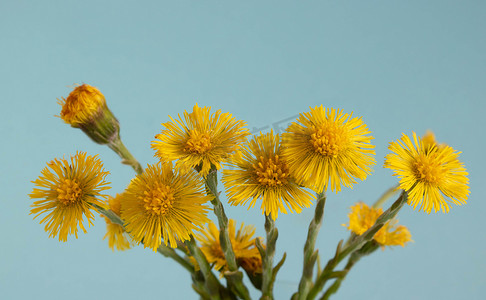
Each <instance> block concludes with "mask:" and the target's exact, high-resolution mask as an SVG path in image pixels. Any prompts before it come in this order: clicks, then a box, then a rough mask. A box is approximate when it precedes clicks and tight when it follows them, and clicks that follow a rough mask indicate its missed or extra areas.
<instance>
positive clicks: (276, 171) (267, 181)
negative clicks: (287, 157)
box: [253, 155, 289, 187]
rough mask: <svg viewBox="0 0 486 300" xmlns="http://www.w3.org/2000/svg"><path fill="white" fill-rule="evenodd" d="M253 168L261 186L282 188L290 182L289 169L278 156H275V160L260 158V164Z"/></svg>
mask: <svg viewBox="0 0 486 300" xmlns="http://www.w3.org/2000/svg"><path fill="white" fill-rule="evenodd" d="M253 168H254V169H255V173H256V175H257V180H258V182H259V183H260V184H261V185H264V186H272V187H273V186H281V185H283V184H286V183H287V181H288V179H287V177H288V176H289V170H288V167H287V165H286V164H285V163H284V162H282V161H281V160H280V159H279V157H278V155H275V157H274V159H271V158H270V159H265V158H263V156H260V158H259V159H258V163H256V164H254V165H253Z"/></svg>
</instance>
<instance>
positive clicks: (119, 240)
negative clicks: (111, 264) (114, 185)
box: [103, 194, 131, 251]
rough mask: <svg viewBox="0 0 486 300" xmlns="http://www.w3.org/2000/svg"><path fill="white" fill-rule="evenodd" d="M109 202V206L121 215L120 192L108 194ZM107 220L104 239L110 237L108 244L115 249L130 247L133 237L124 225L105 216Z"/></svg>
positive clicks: (121, 249)
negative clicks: (112, 194)
mask: <svg viewBox="0 0 486 300" xmlns="http://www.w3.org/2000/svg"><path fill="white" fill-rule="evenodd" d="M108 203H109V208H110V210H112V211H113V212H114V213H115V214H117V215H118V216H120V215H121V213H120V212H121V204H120V194H117V195H116V197H114V198H113V197H111V196H108ZM103 217H104V218H105V221H106V234H105V236H104V237H103V239H108V246H109V247H110V249H111V250H115V248H116V249H117V250H119V251H124V250H128V249H130V247H131V245H130V240H129V239H131V238H130V237H129V236H128V234H127V233H126V232H125V229H124V228H123V226H121V225H119V224H116V223H112V222H111V220H110V219H108V218H107V217H105V216H103Z"/></svg>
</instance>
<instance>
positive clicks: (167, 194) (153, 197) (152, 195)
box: [139, 185, 174, 215]
mask: <svg viewBox="0 0 486 300" xmlns="http://www.w3.org/2000/svg"><path fill="white" fill-rule="evenodd" d="M139 199H141V200H142V201H143V206H144V208H145V210H147V212H149V213H151V214H153V215H165V214H166V213H167V212H168V211H169V210H170V209H171V208H172V203H174V191H173V190H172V188H171V187H170V186H168V185H160V186H159V185H157V186H156V187H155V188H153V189H151V190H148V191H145V192H144V196H140V197H139Z"/></svg>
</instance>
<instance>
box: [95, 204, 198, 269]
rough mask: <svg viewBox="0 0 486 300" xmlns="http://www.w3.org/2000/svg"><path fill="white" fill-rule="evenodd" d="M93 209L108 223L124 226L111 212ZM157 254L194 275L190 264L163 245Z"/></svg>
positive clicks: (96, 206) (97, 207) (100, 208)
mask: <svg viewBox="0 0 486 300" xmlns="http://www.w3.org/2000/svg"><path fill="white" fill-rule="evenodd" d="M94 206H95V208H96V209H97V210H98V211H99V212H100V213H101V214H103V215H104V216H105V217H107V218H108V219H110V221H111V222H112V223H114V224H118V225H120V226H124V223H123V220H122V219H121V218H120V217H119V216H118V215H117V214H115V213H114V212H113V211H112V210H109V209H104V208H102V207H101V206H98V205H94ZM157 252H159V253H160V254H162V255H164V256H165V257H170V258H172V259H173V260H175V261H176V262H177V263H179V264H180V265H181V266H182V267H183V268H184V269H186V270H188V271H189V272H190V273H194V267H193V266H192V264H191V263H190V262H188V261H187V260H185V259H184V258H183V257H181V256H179V255H178V254H177V252H175V250H174V249H172V248H170V247H167V246H166V245H165V244H161V245H160V246H159V248H157Z"/></svg>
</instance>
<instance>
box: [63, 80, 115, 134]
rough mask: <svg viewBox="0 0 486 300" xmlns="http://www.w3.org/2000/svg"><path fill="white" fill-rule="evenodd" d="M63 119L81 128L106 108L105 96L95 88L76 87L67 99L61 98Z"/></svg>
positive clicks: (85, 85) (87, 86) (86, 86)
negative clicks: (81, 125)
mask: <svg viewBox="0 0 486 300" xmlns="http://www.w3.org/2000/svg"><path fill="white" fill-rule="evenodd" d="M58 103H59V104H60V105H62V110H61V119H63V121H64V122H66V123H68V124H70V125H73V126H75V127H79V125H80V124H84V123H87V122H89V121H90V120H92V119H93V118H94V116H95V115H97V114H98V113H100V111H101V110H102V108H103V107H104V106H106V102H105V96H103V94H102V93H101V92H100V91H99V90H98V89H97V88H95V87H93V86H90V85H87V84H83V85H80V86H78V87H76V88H75V89H74V90H73V91H72V92H71V93H70V94H69V96H68V97H67V98H61V100H58Z"/></svg>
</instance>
